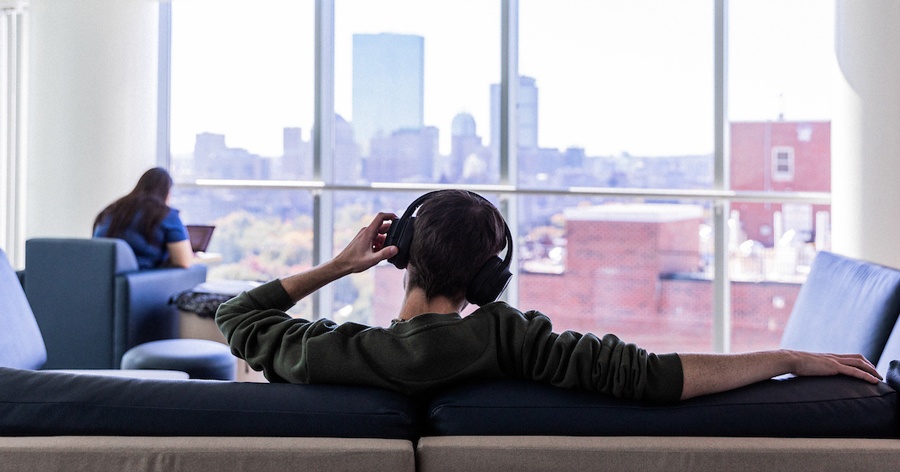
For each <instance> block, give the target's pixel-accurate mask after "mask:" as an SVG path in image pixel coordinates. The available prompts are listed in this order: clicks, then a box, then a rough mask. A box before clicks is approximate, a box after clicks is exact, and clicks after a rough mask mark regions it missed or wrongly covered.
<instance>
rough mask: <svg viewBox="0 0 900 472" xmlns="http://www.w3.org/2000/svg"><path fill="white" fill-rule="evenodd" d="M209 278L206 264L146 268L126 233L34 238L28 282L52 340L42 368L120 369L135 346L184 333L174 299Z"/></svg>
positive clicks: (30, 244) (45, 336) (32, 301)
mask: <svg viewBox="0 0 900 472" xmlns="http://www.w3.org/2000/svg"><path fill="white" fill-rule="evenodd" d="M21 276H22V274H21V273H20V277H21ZM205 280H206V267H205V266H202V265H199V266H193V267H191V268H189V269H175V268H169V269H152V270H143V271H139V270H138V266H137V261H136V259H135V257H134V252H133V251H132V250H131V247H130V246H128V244H127V243H125V242H124V241H122V240H119V239H109V238H95V239H49V238H39V239H31V240H29V241H27V242H26V246H25V270H24V277H22V282H23V286H24V289H25V295H26V296H27V299H28V302H29V303H30V305H31V309H32V311H33V312H34V318H35V319H36V320H37V324H38V326H39V328H40V333H42V334H43V341H44V344H45V345H46V350H47V362H46V363H45V364H44V365H43V367H44V368H47V369H118V368H119V367H120V363H121V359H122V355H123V354H124V353H125V352H126V351H127V350H128V349H130V348H132V347H134V346H137V345H138V344H142V343H145V342H148V341H155V340H160V339H170V338H177V337H178V311H177V309H176V308H175V306H173V305H172V304H170V303H169V300H170V298H171V297H172V296H173V295H176V294H178V293H180V292H182V291H184V290H189V289H191V288H193V287H194V286H196V285H197V284H200V283H202V282H204V281H205Z"/></svg>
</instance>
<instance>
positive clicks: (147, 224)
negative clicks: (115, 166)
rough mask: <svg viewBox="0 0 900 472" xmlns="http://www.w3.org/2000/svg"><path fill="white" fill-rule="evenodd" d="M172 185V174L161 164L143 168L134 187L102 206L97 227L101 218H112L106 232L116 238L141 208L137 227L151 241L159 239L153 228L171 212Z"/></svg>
mask: <svg viewBox="0 0 900 472" xmlns="http://www.w3.org/2000/svg"><path fill="white" fill-rule="evenodd" d="M171 188H172V177H171V176H170V175H169V173H168V172H166V170H165V169H163V168H162V167H154V168H153V169H150V170H148V171H147V172H144V175H142V176H141V178H140V179H139V180H138V183H137V185H135V186H134V190H132V191H131V193H129V194H128V195H125V196H124V197H122V198H120V199H118V200H116V201H115V202H113V203H112V204H111V205H109V206H108V207H106V208H105V209H103V211H101V212H100V214H99V215H97V218H96V219H95V220H94V231H96V230H97V227H98V226H100V224H101V223H102V222H105V221H106V220H107V219H109V229H108V230H107V232H106V236H107V237H110V238H117V237H120V236H122V235H123V234H125V230H126V229H128V226H129V225H130V224H131V221H132V220H133V219H134V217H135V215H137V213H138V212H141V219H140V221H139V222H138V223H137V228H136V229H137V230H138V232H140V233H141V235H142V236H144V239H146V240H147V241H148V242H150V243H156V242H157V241H155V239H156V236H155V234H154V230H155V229H156V227H157V226H159V223H160V222H162V220H163V219H165V217H166V216H168V214H169V211H170V208H169V206H168V205H166V199H167V198H169V190H170V189H171Z"/></svg>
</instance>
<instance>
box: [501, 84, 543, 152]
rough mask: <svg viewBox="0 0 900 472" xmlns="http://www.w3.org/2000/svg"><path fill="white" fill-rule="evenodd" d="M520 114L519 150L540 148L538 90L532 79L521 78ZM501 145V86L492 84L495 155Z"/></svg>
mask: <svg viewBox="0 0 900 472" xmlns="http://www.w3.org/2000/svg"><path fill="white" fill-rule="evenodd" d="M518 98H519V99H518V102H517V103H516V111H517V112H518V113H517V114H518V120H519V134H518V136H517V137H518V141H519V142H518V145H519V149H536V148H537V147H538V89H537V85H536V81H535V80H534V79H533V78H531V77H525V76H520V77H519V97H518ZM499 143H500V84H491V149H494V150H495V153H496V152H497V151H498V149H499Z"/></svg>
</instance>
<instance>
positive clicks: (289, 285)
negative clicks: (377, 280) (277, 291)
mask: <svg viewBox="0 0 900 472" xmlns="http://www.w3.org/2000/svg"><path fill="white" fill-rule="evenodd" d="M392 218H396V215H394V214H393V213H379V214H378V215H376V216H375V218H374V219H373V220H372V222H371V223H369V226H366V227H365V228H363V229H361V230H359V232H358V233H356V236H355V237H354V238H353V240H352V241H350V244H348V245H347V247H346V248H344V250H343V251H341V253H340V254H338V255H337V256H335V258H334V259H332V260H330V261H328V262H326V263H324V264H321V265H318V266H316V267H314V268H312V269H310V270H307V271H305V272H301V273H299V274H294V275H291V276H289V277H285V278H283V279H281V285H282V286H284V289H285V290H286V291H287V293H288V295H289V296H290V297H291V299H292V300H293V301H294V302H295V303H296V302H298V301H300V300H301V299H303V298H306V297H308V296H309V295H310V294H312V293H313V292H315V291H316V290H318V289H320V288H322V287H324V286H326V285H328V284H329V283H331V282H334V281H335V280H337V279H340V278H341V277H344V276H346V275H350V274H355V273H357V272H362V271H364V270H366V269H368V268H370V267H372V266H374V265H375V264H378V263H379V262H381V261H383V260H385V259H389V258H391V257H393V256H394V255H395V254H397V247H396V246H388V247H384V238H385V234H387V230H388V228H389V227H390V225H391V223H390V220H391V219H392Z"/></svg>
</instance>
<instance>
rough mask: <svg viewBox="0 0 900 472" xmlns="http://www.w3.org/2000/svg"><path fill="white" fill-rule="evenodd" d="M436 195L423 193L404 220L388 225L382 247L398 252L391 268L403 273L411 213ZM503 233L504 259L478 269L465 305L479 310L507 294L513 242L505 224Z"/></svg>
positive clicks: (412, 229) (412, 222)
mask: <svg viewBox="0 0 900 472" xmlns="http://www.w3.org/2000/svg"><path fill="white" fill-rule="evenodd" d="M438 192H440V190H438V191H435V192H429V193H426V194H425V195H422V196H421V197H419V198H417V199H415V201H413V202H412V203H410V205H409V207H408V208H407V209H406V211H405V212H404V213H403V216H401V217H400V218H394V219H393V220H392V221H391V227H390V228H389V229H388V233H387V236H385V240H384V246H385V247H387V246H397V249H399V251H397V254H395V255H394V257H391V258H390V259H388V262H390V263H391V264H394V265H395V266H396V267H397V268H398V269H405V268H406V265H407V264H408V263H409V249H410V247H411V246H412V239H413V234H414V233H415V222H416V217H415V216H412V215H413V213H415V212H416V210H417V209H418V208H419V207H420V206H422V203H424V202H425V201H426V200H428V199H429V198H431V197H432V196H434V194H436V193H438ZM467 192H468V193H469V195H472V196H474V197H475V198H478V199H480V200H482V201H485V202H488V203H490V202H489V201H488V200H487V199H486V198H484V197H482V196H481V195H478V194H477V193H475V192H469V191H467ZM503 230H504V232H505V233H506V257H504V258H503V259H500V257H499V256H492V257H491V258H490V259H488V260H487V261H486V262H485V263H484V265H482V266H481V269H479V270H478V273H477V274H475V278H474V279H472V283H471V284H469V286H468V287H467V288H466V301H468V302H469V303H472V304H475V305H479V306H481V305H486V304H488V303H491V302H493V301H496V300H497V298H499V297H500V294H501V293H503V291H504V290H506V286H507V285H509V279H510V278H511V277H512V273H510V271H509V266H510V263H512V252H513V240H512V234H511V233H510V232H509V226H507V225H506V222H505V221H504V222H503Z"/></svg>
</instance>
